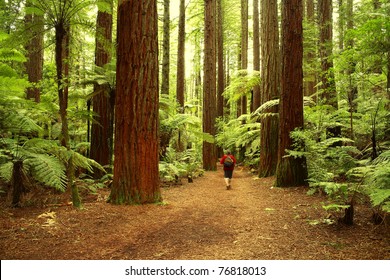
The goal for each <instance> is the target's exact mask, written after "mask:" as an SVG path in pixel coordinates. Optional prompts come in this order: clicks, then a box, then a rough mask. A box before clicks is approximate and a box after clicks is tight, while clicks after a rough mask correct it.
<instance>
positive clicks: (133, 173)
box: [110, 0, 161, 204]
mask: <svg viewBox="0 0 390 280" xmlns="http://www.w3.org/2000/svg"><path fill="white" fill-rule="evenodd" d="M157 20H158V17H157V2H156V0H140V1H129V0H127V1H126V0H122V1H119V3H118V25H117V26H118V34H117V36H118V37H117V43H118V47H117V76H116V85H117V91H116V98H115V161H114V179H113V186H112V190H111V195H110V202H111V203H113V204H144V203H153V202H158V201H160V200H161V193H160V186H159V172H158V162H159V156H158V143H159V138H158V67H159V65H158V37H157Z"/></svg>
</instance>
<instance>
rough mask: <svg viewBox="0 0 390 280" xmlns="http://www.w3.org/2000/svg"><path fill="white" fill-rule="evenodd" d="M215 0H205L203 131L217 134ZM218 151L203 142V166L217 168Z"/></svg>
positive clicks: (206, 168)
mask: <svg viewBox="0 0 390 280" xmlns="http://www.w3.org/2000/svg"><path fill="white" fill-rule="evenodd" d="M215 10H216V9H215V0H205V16H204V21H205V32H204V66H203V72H204V78H203V132H205V133H209V134H211V135H215V117H216V110H217V108H216V63H215V62H216V61H215V45H216V44H215V12H216V11H215ZM216 162H217V151H216V146H215V144H214V143H207V142H203V168H204V169H205V170H216V169H217V166H216Z"/></svg>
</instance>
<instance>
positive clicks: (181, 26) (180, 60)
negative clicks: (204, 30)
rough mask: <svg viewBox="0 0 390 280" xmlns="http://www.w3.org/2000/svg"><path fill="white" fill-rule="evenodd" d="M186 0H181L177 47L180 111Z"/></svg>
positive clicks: (180, 104) (182, 96)
mask: <svg viewBox="0 0 390 280" xmlns="http://www.w3.org/2000/svg"><path fill="white" fill-rule="evenodd" d="M184 2H185V1H184V0H180V14H179V35H178V48H177V82H176V98H177V101H178V102H179V106H180V112H184V91H185V38H186V30H185V20H186V14H185V3H184Z"/></svg>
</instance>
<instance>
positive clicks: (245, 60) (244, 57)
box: [241, 0, 248, 115]
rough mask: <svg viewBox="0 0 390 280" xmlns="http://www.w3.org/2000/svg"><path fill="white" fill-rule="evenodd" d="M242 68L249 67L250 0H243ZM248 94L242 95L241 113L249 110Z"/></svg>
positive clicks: (243, 113)
mask: <svg viewBox="0 0 390 280" xmlns="http://www.w3.org/2000/svg"><path fill="white" fill-rule="evenodd" d="M241 69H248V0H241ZM247 106H248V98H247V96H242V97H241V114H242V115H245V114H246V113H247V111H248V109H247Z"/></svg>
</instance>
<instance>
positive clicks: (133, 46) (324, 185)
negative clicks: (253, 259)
mask: <svg viewBox="0 0 390 280" xmlns="http://www.w3.org/2000/svg"><path fill="white" fill-rule="evenodd" d="M129 2H131V1H119V3H117V1H113V0H102V1H79V0H59V1H46V0H25V1H22V0H12V1H11V0H10V1H6V0H1V1H0V7H1V10H0V13H1V15H0V177H1V180H2V184H1V185H0V187H1V188H0V192H1V194H3V195H7V197H8V202H9V205H11V206H21V205H24V204H23V203H24V201H23V194H24V193H25V192H27V191H34V190H35V189H36V188H41V189H42V188H43V189H47V190H50V189H55V190H56V191H61V192H68V193H69V195H70V196H71V197H72V202H73V205H74V206H75V207H81V206H82V198H81V197H80V194H79V188H80V187H83V188H87V189H89V190H90V191H92V192H93V191H96V189H97V188H105V187H107V185H110V187H111V195H110V198H109V200H110V202H111V203H113V204H138V203H149V202H158V201H161V200H162V198H161V196H160V191H159V188H160V186H163V185H164V184H170V183H175V182H178V181H180V180H181V178H183V177H185V178H188V180H190V181H191V180H193V179H195V178H196V177H197V176H201V175H202V172H203V170H216V164H217V161H218V157H220V156H221V155H222V153H223V151H224V150H226V149H230V150H231V151H233V153H234V154H235V155H236V156H237V158H238V160H239V162H240V163H241V164H242V165H245V166H248V167H249V168H250V169H251V170H252V172H253V173H255V174H256V176H259V177H269V176H275V185H276V186H278V187H288V186H303V185H308V186H309V194H315V193H318V192H319V193H323V194H326V195H327V196H328V197H329V198H331V201H332V203H328V204H326V205H324V207H325V208H326V209H327V210H329V211H331V212H337V213H339V212H341V213H343V216H342V219H341V221H342V222H344V223H346V224H351V223H353V214H354V205H355V203H357V202H359V201H361V200H366V201H368V202H369V203H370V204H371V206H372V209H373V213H374V216H375V219H376V220H377V222H379V223H380V222H382V221H383V218H384V217H385V215H386V213H388V212H390V142H389V141H390V132H389V129H390V114H389V106H390V103H389V99H390V20H389V17H390V16H389V15H390V1H389V0H361V1H357V0H338V1H331V0H318V1H315V0H305V1H300V0H283V1H273V0H265V1H259V0H253V1H252V0H251V1H248V0H229V1H227V0H205V1H201V0H180V1H179V0H175V1H174V0H171V1H170V0H164V1H146V0H144V1H139V3H137V4H134V5H131V4H129ZM157 54H158V56H157Z"/></svg>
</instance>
